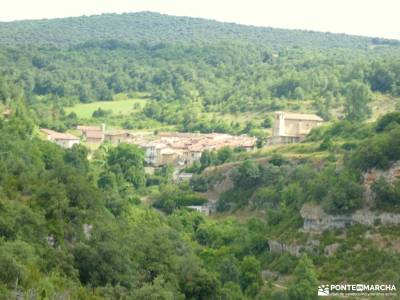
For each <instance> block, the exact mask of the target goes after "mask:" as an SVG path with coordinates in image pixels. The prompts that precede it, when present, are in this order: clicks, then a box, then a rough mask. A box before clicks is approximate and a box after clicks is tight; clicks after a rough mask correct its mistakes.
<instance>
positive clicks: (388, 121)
mask: <svg viewBox="0 0 400 300" xmlns="http://www.w3.org/2000/svg"><path fill="white" fill-rule="evenodd" d="M396 125H400V112H392V113H388V114H386V115H384V116H383V117H382V118H380V119H379V120H378V122H377V124H376V131H377V132H382V131H384V130H386V128H389V129H390V127H394V126H396Z"/></svg>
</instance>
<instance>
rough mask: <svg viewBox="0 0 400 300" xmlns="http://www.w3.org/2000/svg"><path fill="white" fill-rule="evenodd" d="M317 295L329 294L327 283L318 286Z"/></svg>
mask: <svg viewBox="0 0 400 300" xmlns="http://www.w3.org/2000/svg"><path fill="white" fill-rule="evenodd" d="M318 296H329V285H327V284H326V285H325V284H323V285H320V286H318Z"/></svg>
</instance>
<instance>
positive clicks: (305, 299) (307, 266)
mask: <svg viewBox="0 0 400 300" xmlns="http://www.w3.org/2000/svg"><path fill="white" fill-rule="evenodd" d="M293 275H294V282H293V284H292V285H291V286H290V287H289V290H288V294H289V297H290V299H293V300H312V299H318V296H317V292H316V291H317V288H318V279H317V275H316V273H315V270H314V265H313V263H312V261H311V260H310V259H309V258H308V257H307V256H306V255H305V256H303V257H302V258H301V259H300V261H299V263H298V264H297V266H296V268H295V269H294V272H293Z"/></svg>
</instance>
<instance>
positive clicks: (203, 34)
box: [0, 12, 400, 48]
mask: <svg viewBox="0 0 400 300" xmlns="http://www.w3.org/2000/svg"><path fill="white" fill-rule="evenodd" d="M109 39H115V40H119V41H123V42H131V43H132V42H133V43H138V42H146V43H163V42H171V43H174V42H216V41H224V40H226V41H231V42H251V43H259V44H268V45H270V46H271V47H275V48H279V47H287V46H301V47H316V48H332V47H339V48H342V47H344V48H365V47H367V46H368V45H371V44H392V45H393V44H394V45H399V43H400V41H396V40H385V39H377V38H367V37H359V36H351V35H345V34H332V33H321V32H313V31H304V30H286V29H275V28H269V27H255V26H245V25H239V24H234V23H222V22H217V21H212V20H205V19H198V18H189V17H175V16H168V15H163V14H158V13H152V12H139V13H125V14H103V15H96V16H89V17H87V16H82V17H71V18H64V19H51V20H32V21H15V22H3V23H0V43H1V44H11V45H13V44H52V45H60V46H62V45H71V44H77V43H85V42H87V41H91V42H93V41H103V40H109Z"/></svg>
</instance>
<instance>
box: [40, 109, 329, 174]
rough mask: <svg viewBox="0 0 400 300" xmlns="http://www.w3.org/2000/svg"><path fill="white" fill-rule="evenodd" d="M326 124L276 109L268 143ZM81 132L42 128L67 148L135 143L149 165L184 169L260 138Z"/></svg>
mask: <svg viewBox="0 0 400 300" xmlns="http://www.w3.org/2000/svg"><path fill="white" fill-rule="evenodd" d="M322 123H323V119H321V118H320V117H318V116H316V115H313V114H300V113H287V112H282V111H279V112H275V119H274V125H273V128H272V136H271V137H269V138H268V139H267V146H268V145H273V144H288V143H295V142H301V141H302V140H304V138H305V137H306V136H307V134H308V133H309V132H310V131H311V129H312V128H314V127H316V126H319V125H321V124H322ZM76 131H77V132H78V133H79V135H73V134H70V133H61V132H56V131H53V130H50V129H46V128H42V129H41V132H42V134H43V136H44V138H45V139H47V140H49V141H51V142H54V143H56V144H58V145H59V146H61V147H64V148H71V147H73V146H74V145H75V144H79V143H81V142H83V143H85V144H86V145H91V146H94V147H98V146H99V145H100V144H102V143H103V142H108V143H110V144H112V145H118V144H120V143H127V144H134V145H137V146H139V147H140V148H142V149H143V151H144V155H145V161H146V163H147V164H148V165H149V166H152V167H155V168H157V167H161V166H164V165H173V166H174V167H175V168H177V169H183V168H184V167H187V166H190V165H192V164H193V163H195V162H198V161H200V158H201V155H202V153H203V152H204V151H205V150H208V151H213V150H219V149H221V148H223V147H229V148H232V149H235V148H238V149H241V150H242V151H252V150H254V149H255V148H256V142H257V139H256V138H255V137H251V136H248V135H239V136H233V135H229V134H225V133H182V132H156V133H154V132H133V131H128V130H110V131H108V130H106V125H105V124H102V125H99V126H88V125H78V126H77V127H76Z"/></svg>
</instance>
